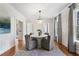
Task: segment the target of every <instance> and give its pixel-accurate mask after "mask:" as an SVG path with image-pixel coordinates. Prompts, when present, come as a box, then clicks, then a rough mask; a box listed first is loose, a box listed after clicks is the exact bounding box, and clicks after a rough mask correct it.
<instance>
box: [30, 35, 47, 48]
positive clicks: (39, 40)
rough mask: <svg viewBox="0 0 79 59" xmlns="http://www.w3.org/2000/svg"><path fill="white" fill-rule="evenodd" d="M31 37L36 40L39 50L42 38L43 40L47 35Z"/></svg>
mask: <svg viewBox="0 0 79 59" xmlns="http://www.w3.org/2000/svg"><path fill="white" fill-rule="evenodd" d="M31 37H34V38H37V43H38V48H39V49H40V48H41V40H42V38H45V37H47V35H40V36H38V35H31Z"/></svg>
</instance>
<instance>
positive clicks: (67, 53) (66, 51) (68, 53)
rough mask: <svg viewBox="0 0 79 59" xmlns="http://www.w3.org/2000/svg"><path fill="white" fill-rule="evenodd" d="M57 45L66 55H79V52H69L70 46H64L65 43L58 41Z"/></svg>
mask: <svg viewBox="0 0 79 59" xmlns="http://www.w3.org/2000/svg"><path fill="white" fill-rule="evenodd" d="M55 43H56V45H57V46H58V47H59V49H60V50H61V51H62V52H63V53H64V54H65V55H66V56H79V54H77V53H72V52H69V50H68V48H67V47H66V46H64V45H63V44H59V43H57V42H55Z"/></svg>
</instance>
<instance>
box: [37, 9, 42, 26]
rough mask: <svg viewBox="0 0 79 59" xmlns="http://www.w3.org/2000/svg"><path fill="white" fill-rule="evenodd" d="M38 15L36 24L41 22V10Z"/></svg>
mask: <svg viewBox="0 0 79 59" xmlns="http://www.w3.org/2000/svg"><path fill="white" fill-rule="evenodd" d="M38 13H39V17H38V19H37V20H38V23H39V24H41V23H42V20H41V10H39V11H38Z"/></svg>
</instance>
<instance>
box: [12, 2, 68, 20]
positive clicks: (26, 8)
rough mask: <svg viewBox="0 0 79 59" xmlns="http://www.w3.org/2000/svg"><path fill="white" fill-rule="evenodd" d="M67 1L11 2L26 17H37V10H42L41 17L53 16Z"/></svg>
mask: <svg viewBox="0 0 79 59" xmlns="http://www.w3.org/2000/svg"><path fill="white" fill-rule="evenodd" d="M67 4H68V3H11V5H12V6H13V7H14V8H15V9H17V10H18V11H19V12H20V13H21V14H23V15H24V16H25V17H26V18H27V19H34V20H35V19H38V10H42V13H41V16H42V17H41V18H43V19H44V18H51V17H54V16H55V15H56V14H57V13H58V12H60V11H61V10H62V9H63V8H64V7H65V6H66V5H67Z"/></svg>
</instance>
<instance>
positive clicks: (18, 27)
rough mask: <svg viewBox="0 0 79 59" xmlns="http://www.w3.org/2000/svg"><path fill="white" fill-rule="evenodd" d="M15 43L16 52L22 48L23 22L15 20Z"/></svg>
mask: <svg viewBox="0 0 79 59" xmlns="http://www.w3.org/2000/svg"><path fill="white" fill-rule="evenodd" d="M16 41H17V47H16V48H17V50H19V49H22V48H23V47H24V44H23V22H22V21H19V20H16Z"/></svg>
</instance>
